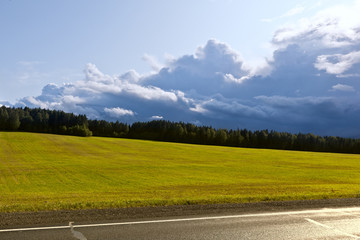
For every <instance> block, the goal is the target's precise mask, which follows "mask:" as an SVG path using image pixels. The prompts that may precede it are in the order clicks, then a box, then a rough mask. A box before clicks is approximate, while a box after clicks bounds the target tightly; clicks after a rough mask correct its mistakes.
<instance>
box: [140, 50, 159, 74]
mask: <svg viewBox="0 0 360 240" xmlns="http://www.w3.org/2000/svg"><path fill="white" fill-rule="evenodd" d="M142 59H143V60H144V61H145V62H147V63H148V64H149V65H150V67H151V68H152V69H153V70H154V71H156V72H158V71H160V69H162V68H163V67H164V66H163V65H161V64H160V63H159V62H158V60H157V59H156V58H155V57H154V56H151V55H149V54H147V53H145V54H144V56H143V57H142Z"/></svg>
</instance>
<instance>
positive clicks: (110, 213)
mask: <svg viewBox="0 0 360 240" xmlns="http://www.w3.org/2000/svg"><path fill="white" fill-rule="evenodd" d="M356 206H357V207H360V198H342V199H322V200H302V201H279V202H258V203H242V204H211V205H182V206H165V207H139V208H119V209H91V210H76V211H44V212H17V213H0V228H1V229H6V228H22V227H36V226H54V225H61V226H63V225H67V224H68V223H69V222H70V221H72V222H75V224H85V223H100V222H102V223H104V222H115V221H136V220H146V219H154V218H163V219H164V218H171V217H184V216H186V217H191V216H216V215H227V214H228V215H230V214H246V213H259V212H276V211H289V210H302V209H321V208H331V207H356Z"/></svg>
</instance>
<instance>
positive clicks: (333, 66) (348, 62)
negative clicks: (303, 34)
mask: <svg viewBox="0 0 360 240" xmlns="http://www.w3.org/2000/svg"><path fill="white" fill-rule="evenodd" d="M357 63H360V51H354V52H350V53H348V54H332V55H320V56H318V57H317V59H316V63H315V64H314V66H315V67H316V68H317V69H319V70H325V71H326V72H327V73H330V74H342V73H344V72H346V71H347V70H349V69H350V68H351V67H352V66H353V65H354V64H357Z"/></svg>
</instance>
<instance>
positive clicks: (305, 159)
mask: <svg viewBox="0 0 360 240" xmlns="http://www.w3.org/2000/svg"><path fill="white" fill-rule="evenodd" d="M358 196H360V155H351V154H334V153H315V152H296V151H282V150H265V149H246V148H230V147H216V146H201V145H190V144H177V143H164V142H152V141H141V140H128V139H114V138H99V137H89V138H82V137H73V136H59V135H51V134H36V133H19V132H0V212H11V211H39V210H59V209H88V208H109V207H137V206H159V205H173V204H207V203H234V202H254V201H270V200H298V199H322V198H338V197H358Z"/></svg>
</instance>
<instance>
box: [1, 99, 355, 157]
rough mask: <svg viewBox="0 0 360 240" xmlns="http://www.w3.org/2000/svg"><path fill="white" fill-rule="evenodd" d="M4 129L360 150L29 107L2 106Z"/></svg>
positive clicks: (279, 135) (333, 142)
mask: <svg viewBox="0 0 360 240" xmlns="http://www.w3.org/2000/svg"><path fill="white" fill-rule="evenodd" d="M1 130H3V131H4V130H5V131H26V132H41V133H55V134H66V135H75V136H91V135H93V136H102V137H121V138H132V139H144V140H156V141H167V142H179V143H193V144H206V145H220V146H232V147H249V148H270V149H284V150H301V151H317V152H339V153H360V139H353V138H342V137H334V136H325V137H323V136H318V135H314V134H311V133H308V134H303V133H298V134H292V133H287V132H277V131H273V130H272V131H269V130H258V131H251V130H247V129H236V130H233V129H230V130H227V129H221V128H219V129H216V128H213V127H208V126H197V125H194V124H191V123H183V122H170V121H165V120H155V121H150V122H135V123H133V124H126V123H121V122H118V121H117V122H108V121H105V120H88V119H87V117H86V115H75V114H73V113H65V112H63V111H58V110H45V109H40V108H36V109H30V108H27V107H25V108H7V107H4V106H3V107H1V108H0V131H1Z"/></svg>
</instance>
